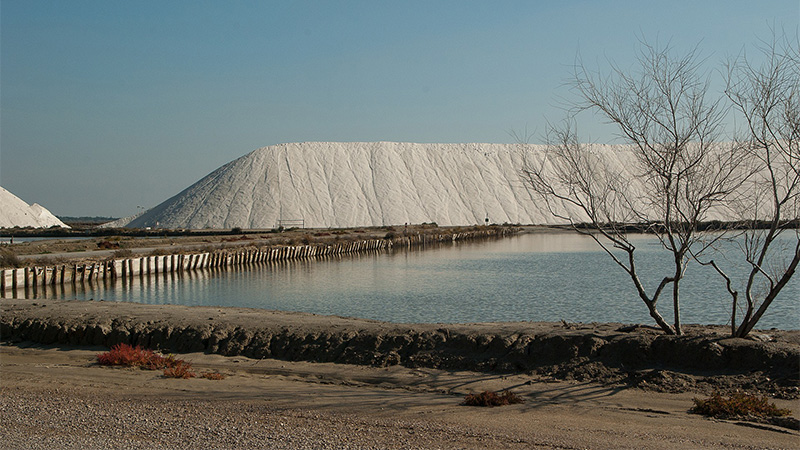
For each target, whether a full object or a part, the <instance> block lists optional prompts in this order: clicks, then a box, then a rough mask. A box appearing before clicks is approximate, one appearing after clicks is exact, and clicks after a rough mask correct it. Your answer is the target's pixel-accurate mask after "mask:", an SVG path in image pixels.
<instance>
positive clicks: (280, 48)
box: [0, 0, 800, 216]
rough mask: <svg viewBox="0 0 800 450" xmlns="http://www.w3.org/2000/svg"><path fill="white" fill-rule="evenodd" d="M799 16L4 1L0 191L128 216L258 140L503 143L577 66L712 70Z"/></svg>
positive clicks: (60, 209)
mask: <svg viewBox="0 0 800 450" xmlns="http://www.w3.org/2000/svg"><path fill="white" fill-rule="evenodd" d="M799 23H800V0H789V1H766V2H751V1H725V2H723V1H719V2H716V1H697V0H695V1H673V2H632V1H627V2H623V1H607V2H597V1H565V2H534V1H491V2H490V1H482V2H476V1H434V0H428V1H402V2H388V1H376V0H372V1H341V2H336V1H291V2H290V1H283V2H277V1H275V2H269V1H252V2H250V1H221V0H220V1H169V2H161V1H158V2H155V1H153V2H151V1H132V2H109V1H91V0H75V1H37V0H0V186H3V187H4V188H6V189H8V190H9V191H11V192H13V193H14V194H16V195H17V196H19V197H21V198H22V199H23V200H25V201H27V202H28V203H33V202H37V203H40V204H42V205H44V206H45V207H47V208H48V209H50V210H51V211H52V212H54V213H55V214H58V215H73V216H75V215H103V216H125V215H130V214H134V213H136V212H137V209H138V208H137V207H138V206H142V207H145V208H150V207H152V206H155V205H156V204H158V203H160V202H162V201H164V200H166V199H167V198H169V197H171V196H173V195H175V194H177V193H178V192H179V191H181V190H183V189H184V188H186V187H188V186H189V185H191V184H192V183H194V182H195V181H197V180H198V179H200V178H201V177H203V176H204V175H206V174H208V173H209V172H211V171H213V170H214V169H216V168H217V167H219V166H221V165H222V164H224V163H227V162H229V161H231V160H233V159H235V158H238V157H239V156H242V155H244V154H246V153H248V152H250V151H252V150H254V149H256V148H259V147H263V146H267V145H273V144H279V143H285V142H303V141H407V142H499V143H503V142H512V138H511V137H510V136H509V134H508V131H509V130H511V129H516V130H520V131H521V130H523V129H524V128H525V127H527V129H528V131H529V132H535V133H537V135H541V134H542V133H543V131H544V129H545V125H546V123H547V120H548V119H549V120H550V121H558V120H559V119H561V118H562V117H563V115H564V114H563V112H562V110H561V109H560V107H561V105H562V104H563V101H565V100H569V99H570V98H571V95H572V93H571V92H570V91H569V89H567V88H565V87H564V81H565V79H567V78H568V77H569V75H570V66H571V64H572V63H573V62H574V60H575V57H576V55H577V54H578V53H580V55H581V56H582V58H583V60H584V61H585V62H586V63H587V65H589V66H590V67H598V68H601V69H602V68H603V67H604V66H605V67H607V63H608V61H609V60H610V61H614V62H615V63H616V64H618V65H620V66H621V67H629V66H631V65H632V61H633V57H634V56H635V51H636V48H637V39H639V38H644V39H646V40H647V41H649V42H659V43H666V42H670V43H671V45H672V46H673V47H675V49H676V51H679V52H680V51H685V50H687V49H689V48H691V47H692V46H694V45H698V44H699V50H700V53H701V55H703V56H704V57H707V62H708V68H709V70H711V69H713V68H716V67H719V65H720V62H721V61H723V60H725V59H726V58H728V57H730V56H735V55H736V54H738V53H739V52H740V51H741V50H742V49H743V48H744V47H746V46H752V45H753V44H755V43H756V42H757V39H758V38H759V37H761V38H764V37H768V36H769V33H770V27H776V28H783V29H786V30H788V31H789V32H791V33H795V32H796V30H797V29H798V24H799ZM715 88H716V89H718V90H720V89H721V86H716V87H715ZM580 126H581V130H582V132H583V133H584V134H585V135H586V136H587V137H588V138H590V139H592V140H595V141H601V142H608V141H610V140H611V139H612V136H611V134H610V133H609V131H608V130H607V129H606V128H605V127H602V126H599V125H597V123H596V121H595V120H594V119H593V118H591V117H588V118H586V120H585V123H583V122H582V123H581V125H580ZM536 140H537V139H536V138H534V141H536Z"/></svg>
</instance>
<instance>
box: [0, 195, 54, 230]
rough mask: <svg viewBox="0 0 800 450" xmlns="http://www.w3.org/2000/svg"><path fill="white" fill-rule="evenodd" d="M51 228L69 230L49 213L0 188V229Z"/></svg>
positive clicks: (37, 205) (41, 207) (35, 204)
mask: <svg viewBox="0 0 800 450" xmlns="http://www.w3.org/2000/svg"><path fill="white" fill-rule="evenodd" d="M52 226H57V227H64V228H69V227H68V226H66V225H64V222H62V221H60V220H59V219H58V218H57V217H56V216H54V215H53V214H52V213H51V212H50V211H48V210H47V209H45V208H44V207H43V206H41V205H39V204H37V203H34V204H33V205H28V204H27V203H25V202H24V201H23V200H22V199H20V198H19V197H17V196H16V195H14V194H12V193H11V192H8V191H7V190H5V189H4V188H2V187H0V228H13V227H33V228H49V227H52Z"/></svg>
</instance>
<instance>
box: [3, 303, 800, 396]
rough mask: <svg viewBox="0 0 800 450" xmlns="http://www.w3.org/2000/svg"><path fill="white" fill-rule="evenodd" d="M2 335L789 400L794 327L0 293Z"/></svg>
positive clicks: (797, 391) (799, 342)
mask: <svg viewBox="0 0 800 450" xmlns="http://www.w3.org/2000/svg"><path fill="white" fill-rule="evenodd" d="M0 305H2V319H0V336H1V337H2V340H3V341H5V342H11V343H18V342H23V341H30V342H36V343H39V344H47V345H84V346H85V345H92V346H105V347H111V346H112V345H115V344H118V343H128V344H132V345H141V346H143V347H148V348H152V349H159V350H161V351H164V352H171V353H187V352H203V353H210V354H219V355H225V356H246V357H249V358H255V359H264V358H269V359H280V360H286V361H311V362H326V363H327V362H333V363H341V364H358V365H369V366H377V367H388V366H393V365H402V366H405V367H409V368H415V367H419V368H432V369H444V370H471V371H477V372H488V373H531V374H537V375H539V376H548V377H552V378H553V379H557V380H575V381H594V382H599V383H603V384H622V385H626V386H635V387H639V388H644V389H647V390H655V391H661V392H710V391H722V392H726V391H732V390H736V389H744V390H748V391H756V392H762V393H765V394H769V395H773V396H776V397H780V398H787V399H793V398H800V387H798V385H799V384H800V381H799V380H798V378H800V377H799V376H798V374H800V331H782V330H770V331H767V332H757V333H754V337H753V338H752V339H733V338H729V337H727V332H728V330H727V329H726V328H725V327H720V326H688V327H686V330H687V332H686V335H684V336H680V337H676V336H667V335H664V334H663V333H661V332H660V331H658V330H656V329H654V328H652V327H649V326H629V325H628V326H625V325H622V324H613V323H609V324H568V323H540V322H516V323H481V324H393V323H386V322H378V321H372V320H364V319H353V318H343V317H336V316H320V315H315V314H307V313H296V312H280V311H265V310H257V309H245V308H219V307H196V306H194V307H188V306H178V305H142V304H135V303H117V302H104V301H99V302H94V301H90V302H78V301H58V300H41V299H39V300H23V299H4V300H2V301H0Z"/></svg>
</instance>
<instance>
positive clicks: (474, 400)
mask: <svg viewBox="0 0 800 450" xmlns="http://www.w3.org/2000/svg"><path fill="white" fill-rule="evenodd" d="M523 402H524V400H523V399H522V397H520V396H519V395H517V394H515V393H513V392H511V391H503V392H502V393H501V394H498V393H497V392H492V391H483V392H481V393H480V394H468V395H467V396H466V397H464V403H462V404H463V405H466V406H489V407H492V406H505V405H515V404H518V403H523Z"/></svg>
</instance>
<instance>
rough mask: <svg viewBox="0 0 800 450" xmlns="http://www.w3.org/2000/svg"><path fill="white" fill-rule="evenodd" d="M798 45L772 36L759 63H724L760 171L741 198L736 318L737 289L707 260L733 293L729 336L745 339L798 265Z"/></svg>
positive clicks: (747, 143)
mask: <svg viewBox="0 0 800 450" xmlns="http://www.w3.org/2000/svg"><path fill="white" fill-rule="evenodd" d="M799 44H800V43H799V42H797V41H796V42H794V43H792V42H791V41H790V40H789V39H787V38H786V37H785V35H784V37H783V38H781V39H778V38H776V37H775V35H774V34H773V39H772V41H771V42H768V43H764V44H763V46H762V47H761V48H760V53H761V56H763V57H764V62H763V63H761V64H758V65H757V64H756V63H755V62H754V61H752V60H750V59H748V58H747V57H746V56H744V55H743V56H741V57H740V58H737V59H736V60H734V61H732V62H730V63H729V64H728V71H727V88H726V91H725V94H726V95H727V97H728V98H729V99H730V101H731V102H732V103H733V105H734V109H735V110H736V111H737V112H738V113H739V115H740V116H741V117H742V118H743V119H744V128H745V130H744V132H743V133H742V136H740V137H739V138H737V140H738V141H739V142H740V143H741V146H742V147H743V148H745V149H746V150H747V152H748V154H749V156H750V157H751V160H752V161H754V162H755V164H756V165H757V166H756V168H757V169H758V171H757V173H756V174H755V176H754V177H752V179H751V180H749V182H748V185H747V190H746V192H747V194H748V195H746V196H744V197H742V198H741V199H740V201H739V205H740V208H739V211H740V212H741V215H742V217H743V218H747V217H749V218H750V220H748V221H747V223H746V224H747V228H746V231H745V232H744V233H743V236H742V237H740V239H738V240H737V243H738V244H739V247H740V249H741V251H742V254H743V256H744V260H745V261H746V263H747V266H748V267H749V269H748V271H747V276H746V279H745V280H744V281H743V283H741V285H743V288H744V292H743V294H744V299H743V303H744V304H743V312H744V315H743V317H742V318H741V320H740V321H737V317H736V315H737V310H739V308H740V305H739V291H738V290H735V289H734V288H733V285H734V283H733V280H732V279H731V277H730V276H729V275H728V274H726V272H725V271H724V270H723V269H722V268H721V267H720V265H718V264H717V263H716V262H715V261H714V260H711V261H708V264H711V265H713V266H714V268H715V269H716V270H717V272H718V273H719V274H720V275H722V276H723V277H724V279H725V281H726V284H727V287H728V292H729V293H730V295H731V297H732V308H731V332H732V335H733V336H738V337H745V336H747V334H748V333H749V332H750V331H751V330H752V329H753V327H754V326H755V325H756V323H758V321H759V320H760V319H761V317H762V316H763V315H764V313H765V312H766V311H767V309H768V308H769V306H770V305H771V304H772V302H773V301H774V300H775V298H776V297H777V296H778V294H779V293H780V292H781V290H782V289H783V288H784V287H785V286H786V285H787V283H788V282H789V280H790V279H791V278H792V276H793V275H794V273H795V271H796V269H797V265H798V263H800V230H798V225H799V224H800V45H799ZM748 212H749V213H748ZM782 235H783V236H784V237H786V236H790V237H789V238H788V239H781V238H780V237H781V236H782Z"/></svg>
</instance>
